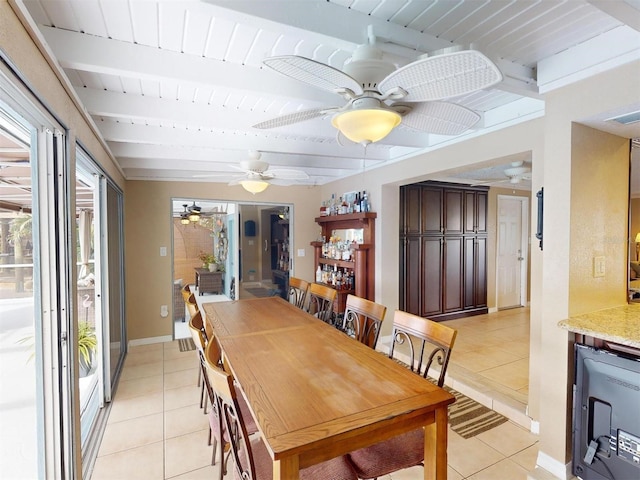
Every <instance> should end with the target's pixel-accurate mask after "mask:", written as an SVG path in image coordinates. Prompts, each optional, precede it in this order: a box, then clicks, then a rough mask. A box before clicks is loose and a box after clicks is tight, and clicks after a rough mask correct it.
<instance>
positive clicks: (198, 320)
mask: <svg viewBox="0 0 640 480" xmlns="http://www.w3.org/2000/svg"><path fill="white" fill-rule="evenodd" d="M189 332H190V333H191V338H192V339H193V343H194V344H195V346H196V354H197V355H198V386H199V387H200V408H204V413H207V398H206V396H205V385H204V381H203V374H204V350H205V348H206V346H207V343H208V337H207V334H206V330H205V328H204V325H203V322H202V314H201V313H200V312H199V311H198V312H196V313H195V314H194V315H193V316H192V317H191V319H190V320H189Z"/></svg>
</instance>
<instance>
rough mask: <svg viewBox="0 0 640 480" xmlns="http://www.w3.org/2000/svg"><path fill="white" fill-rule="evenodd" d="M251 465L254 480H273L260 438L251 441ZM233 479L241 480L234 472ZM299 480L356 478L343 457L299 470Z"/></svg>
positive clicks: (269, 459) (354, 479)
mask: <svg viewBox="0 0 640 480" xmlns="http://www.w3.org/2000/svg"><path fill="white" fill-rule="evenodd" d="M251 452H252V454H253V463H254V465H255V467H256V478H255V479H254V480H273V460H271V457H270V456H269V452H268V451H267V447H266V446H265V444H264V442H263V441H262V439H261V438H257V439H254V440H252V441H251ZM234 477H235V478H236V479H237V480H243V479H242V478H241V477H239V476H238V473H237V471H235V470H234ZM300 479H301V480H357V479H358V477H357V476H356V473H355V472H354V471H353V468H352V467H351V465H350V464H349V461H348V460H347V458H346V457H345V456H342V457H338V458H332V459H331V460H327V461H326V462H322V463H319V464H317V465H312V466H310V467H308V468H304V469H302V470H300Z"/></svg>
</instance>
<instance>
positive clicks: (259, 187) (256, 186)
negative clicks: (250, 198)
mask: <svg viewBox="0 0 640 480" xmlns="http://www.w3.org/2000/svg"><path fill="white" fill-rule="evenodd" d="M240 185H242V187H243V188H244V189H245V190H246V191H247V192H251V193H253V194H254V195H255V194H256V193H260V192H264V191H265V190H266V189H267V187H268V186H269V182H265V181H264V180H240Z"/></svg>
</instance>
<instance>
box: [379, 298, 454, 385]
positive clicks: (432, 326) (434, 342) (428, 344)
mask: <svg viewBox="0 0 640 480" xmlns="http://www.w3.org/2000/svg"><path fill="white" fill-rule="evenodd" d="M457 334H458V331H457V330H455V329H454V328H451V327H447V326H446V325H441V324H440V323H437V322H434V321H433V320H429V319H428V318H423V317H419V316H417V315H413V314H411V313H407V312H403V311H401V310H396V312H395V315H394V317H393V336H392V341H391V348H390V349H389V357H390V358H393V356H394V351H395V350H396V348H397V347H398V346H404V347H405V348H407V349H408V350H409V360H410V364H409V365H410V367H411V370H412V371H415V372H416V373H418V374H419V375H422V376H423V377H424V378H427V374H428V372H429V369H430V368H431V367H432V364H433V360H434V359H436V361H437V363H438V365H439V366H440V374H439V376H438V386H439V387H442V386H443V385H444V377H445V374H446V372H447V366H448V365H449V357H450V356H451V349H452V348H453V344H454V342H455V340H456V335H457ZM429 348H431V349H432V350H431V352H430V353H429V354H428V355H427V356H426V357H425V349H429ZM416 350H417V352H416ZM416 353H419V356H417V357H416ZM422 368H424V370H422ZM421 372H422V373H421Z"/></svg>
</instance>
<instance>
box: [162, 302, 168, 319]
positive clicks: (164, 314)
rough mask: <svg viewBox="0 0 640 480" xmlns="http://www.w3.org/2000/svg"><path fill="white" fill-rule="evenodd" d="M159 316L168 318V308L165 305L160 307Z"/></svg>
mask: <svg viewBox="0 0 640 480" xmlns="http://www.w3.org/2000/svg"><path fill="white" fill-rule="evenodd" d="M160 316H161V317H162V318H166V317H168V316H169V308H168V307H167V306H166V305H160Z"/></svg>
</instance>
